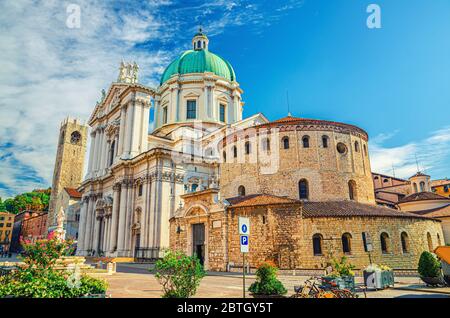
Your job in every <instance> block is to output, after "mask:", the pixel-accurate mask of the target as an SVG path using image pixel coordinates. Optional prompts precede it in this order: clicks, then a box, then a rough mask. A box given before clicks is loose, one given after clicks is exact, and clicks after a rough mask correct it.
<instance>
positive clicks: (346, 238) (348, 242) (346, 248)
mask: <svg viewBox="0 0 450 318" xmlns="http://www.w3.org/2000/svg"><path fill="white" fill-rule="evenodd" d="M342 252H344V254H351V253H352V235H351V234H350V233H344V234H342Z"/></svg>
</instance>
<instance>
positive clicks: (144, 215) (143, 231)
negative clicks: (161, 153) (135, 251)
mask: <svg viewBox="0 0 450 318" xmlns="http://www.w3.org/2000/svg"><path fill="white" fill-rule="evenodd" d="M142 193H143V195H144V205H143V209H142V212H141V219H140V220H139V223H140V224H141V236H140V242H139V246H140V247H146V246H147V245H146V244H147V243H146V237H147V235H146V231H147V226H145V221H146V220H147V213H148V201H149V198H148V178H147V177H145V179H144V183H143V188H142Z"/></svg>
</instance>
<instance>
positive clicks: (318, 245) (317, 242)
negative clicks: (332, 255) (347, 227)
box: [312, 233, 323, 256]
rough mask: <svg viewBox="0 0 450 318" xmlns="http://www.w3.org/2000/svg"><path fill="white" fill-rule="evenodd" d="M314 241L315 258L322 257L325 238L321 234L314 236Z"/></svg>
mask: <svg viewBox="0 0 450 318" xmlns="http://www.w3.org/2000/svg"><path fill="white" fill-rule="evenodd" d="M312 240H313V251H314V255H315V256H320V255H322V240H323V237H322V235H321V234H318V233H317V234H314V235H313V237H312Z"/></svg>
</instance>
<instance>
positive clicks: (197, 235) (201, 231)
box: [192, 223, 205, 265]
mask: <svg viewBox="0 0 450 318" xmlns="http://www.w3.org/2000/svg"><path fill="white" fill-rule="evenodd" d="M192 248H193V250H192V255H195V256H197V258H198V259H199V260H200V264H202V265H204V263H205V224H204V223H197V224H192Z"/></svg>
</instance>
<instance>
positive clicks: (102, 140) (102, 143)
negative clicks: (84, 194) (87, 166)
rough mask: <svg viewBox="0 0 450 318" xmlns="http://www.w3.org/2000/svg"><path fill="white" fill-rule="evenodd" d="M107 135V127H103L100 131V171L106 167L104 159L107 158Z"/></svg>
mask: <svg viewBox="0 0 450 318" xmlns="http://www.w3.org/2000/svg"><path fill="white" fill-rule="evenodd" d="M105 144H106V136H105V128H104V127H102V128H101V133H100V150H99V158H98V166H99V167H98V169H99V170H100V171H103V169H104V168H105V167H104V165H103V162H104V159H105V150H106V149H105V148H106V145H105Z"/></svg>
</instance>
